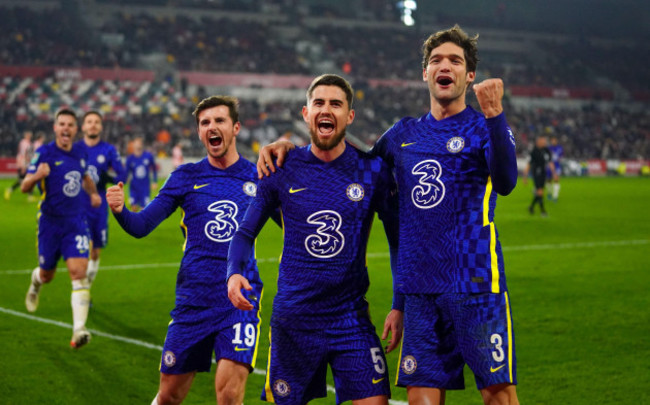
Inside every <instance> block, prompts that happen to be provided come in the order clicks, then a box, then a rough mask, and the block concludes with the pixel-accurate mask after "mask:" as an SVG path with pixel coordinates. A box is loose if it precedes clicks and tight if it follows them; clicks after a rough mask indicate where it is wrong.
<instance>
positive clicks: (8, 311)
mask: <svg viewBox="0 0 650 405" xmlns="http://www.w3.org/2000/svg"><path fill="white" fill-rule="evenodd" d="M0 312H3V313H5V314H8V315H13V316H17V317H19V318H24V319H28V320H30V321H35V322H40V323H45V324H48V325H54V326H58V327H61V328H65V329H70V330H72V325H71V324H69V323H65V322H60V321H55V320H52V319H47V318H41V317H39V316H34V315H30V314H26V313H24V312H19V311H14V310H13V309H9V308H3V307H0ZM88 330H89V331H90V333H92V334H93V335H95V336H101V337H105V338H108V339H112V340H117V341H118V342H122V343H128V344H132V345H135V346H140V347H145V348H147V349H153V350H157V351H159V352H160V351H162V349H163V348H162V346H159V345H154V344H152V343H148V342H145V341H143V340H138V339H131V338H128V337H125V336H119V335H113V334H112V333H106V332H102V331H99V330H97V329H88ZM212 362H213V363H214V360H212ZM253 373H254V374H257V375H261V376H266V371H265V370H261V369H259V368H256V369H254V370H253ZM327 391H329V392H332V393H334V392H336V391H335V390H334V387H332V386H331V385H327ZM388 402H390V403H391V404H393V405H407V402H405V401H397V400H393V399H391V400H389V401H388Z"/></svg>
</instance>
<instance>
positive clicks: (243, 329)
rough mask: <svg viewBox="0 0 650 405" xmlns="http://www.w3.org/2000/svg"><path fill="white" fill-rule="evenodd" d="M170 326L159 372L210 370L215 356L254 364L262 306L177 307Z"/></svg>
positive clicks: (252, 365) (218, 358)
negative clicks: (230, 307) (231, 307)
mask: <svg viewBox="0 0 650 405" xmlns="http://www.w3.org/2000/svg"><path fill="white" fill-rule="evenodd" d="M171 315H172V321H171V322H170V323H169V327H168V329H167V337H165V344H164V346H163V354H162V359H161V364H160V372H161V373H165V374H185V373H190V372H193V371H201V372H207V371H210V366H211V364H212V351H214V353H215V359H216V360H217V361H219V360H220V359H228V360H232V361H236V362H239V363H243V364H245V365H247V366H248V369H249V371H253V369H254V368H255V361H256V360H257V349H258V344H259V328H260V318H259V310H258V309H254V310H251V311H241V310H238V309H236V308H234V307H233V309H232V310H228V311H225V312H224V310H223V309H219V308H211V307H208V308H203V307H176V308H174V310H173V311H172V313H171Z"/></svg>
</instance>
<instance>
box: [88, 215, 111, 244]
mask: <svg viewBox="0 0 650 405" xmlns="http://www.w3.org/2000/svg"><path fill="white" fill-rule="evenodd" d="M88 229H89V230H90V240H91V241H92V242H93V246H92V247H93V249H97V248H103V247H105V246H106V245H107V244H108V211H107V210H106V207H103V206H102V207H99V208H91V209H90V210H88Z"/></svg>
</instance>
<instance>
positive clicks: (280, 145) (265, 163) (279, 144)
mask: <svg viewBox="0 0 650 405" xmlns="http://www.w3.org/2000/svg"><path fill="white" fill-rule="evenodd" d="M295 147H296V145H294V144H293V143H291V142H289V141H287V140H285V139H278V140H277V141H275V142H273V143H270V144H268V145H266V146H264V147H263V148H262V149H260V157H259V159H257V177H258V178H260V179H261V178H262V177H264V176H270V175H271V172H273V173H275V166H274V165H273V157H277V164H278V167H282V164H283V163H284V158H285V157H286V156H287V153H289V151H290V150H292V149H294V148H295Z"/></svg>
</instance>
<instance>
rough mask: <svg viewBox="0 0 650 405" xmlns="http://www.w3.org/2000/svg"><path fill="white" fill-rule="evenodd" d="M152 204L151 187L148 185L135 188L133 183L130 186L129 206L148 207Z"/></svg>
mask: <svg viewBox="0 0 650 405" xmlns="http://www.w3.org/2000/svg"><path fill="white" fill-rule="evenodd" d="M150 202H151V186H150V185H149V184H148V183H147V184H146V185H138V184H136V185H135V186H134V184H133V183H131V185H130V186H129V204H130V205H131V206H133V205H137V206H139V207H142V208H144V207H146V206H147V205H148V204H149V203H150Z"/></svg>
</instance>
